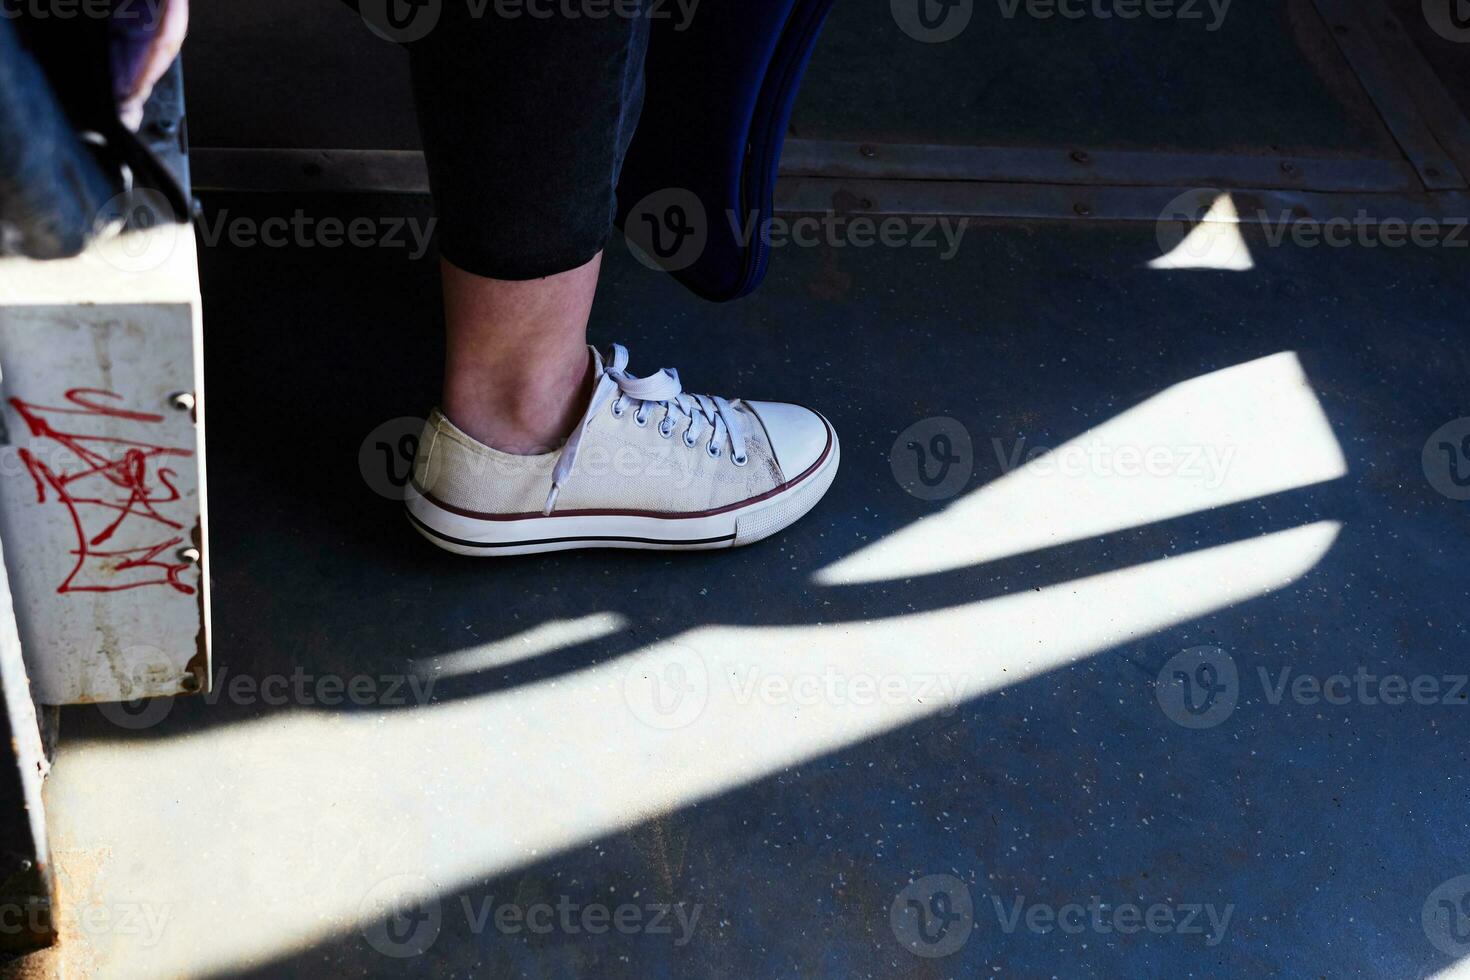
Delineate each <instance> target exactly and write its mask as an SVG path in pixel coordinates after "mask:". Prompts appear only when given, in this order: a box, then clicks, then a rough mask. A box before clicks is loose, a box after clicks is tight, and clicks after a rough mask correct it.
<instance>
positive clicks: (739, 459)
mask: <svg viewBox="0 0 1470 980" xmlns="http://www.w3.org/2000/svg"><path fill="white" fill-rule="evenodd" d="M730 462H732V463H734V464H735V465H736V466H744V465H745V464H746V463H748V462H750V457H749V456H731V457H730Z"/></svg>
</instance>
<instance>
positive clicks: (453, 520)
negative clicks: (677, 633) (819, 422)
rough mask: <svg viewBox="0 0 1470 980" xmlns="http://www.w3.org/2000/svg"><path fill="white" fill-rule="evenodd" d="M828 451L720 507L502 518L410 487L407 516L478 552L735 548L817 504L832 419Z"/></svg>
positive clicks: (439, 537) (835, 454)
mask: <svg viewBox="0 0 1470 980" xmlns="http://www.w3.org/2000/svg"><path fill="white" fill-rule="evenodd" d="M827 429H828V432H829V434H830V436H831V440H832V441H831V445H830V446H829V447H828V449H827V453H826V456H825V457H824V458H823V459H822V460H821V461H820V462H819V463H818V464H817V465H816V466H815V467H813V468H812V470H811V471H810V472H808V473H806V474H804V475H803V476H802V477H801V478H800V479H797V480H793V481H792V482H791V483H788V484H786V485H785V486H783V487H781V488H780V489H779V490H777V491H776V492H775V493H773V494H771V495H770V496H768V497H764V498H761V499H759V500H755V501H752V502H750V503H748V504H743V505H740V506H738V507H733V508H730V509H729V510H722V511H719V512H718V513H711V514H697V515H691V516H681V515H643V514H626V513H611V514H552V515H551V516H550V517H543V516H541V515H539V514H537V515H534V516H527V517H515V518H501V517H488V516H474V515H472V514H467V513H463V512H460V511H455V510H449V509H447V508H446V507H444V506H442V505H440V504H438V503H436V502H435V501H433V500H431V499H429V498H428V497H425V496H424V495H422V494H420V493H418V492H417V491H416V490H415V489H414V488H413V485H412V484H410V485H409V487H408V496H407V498H406V499H405V504H406V506H407V508H408V520H409V523H411V524H412V525H413V526H414V528H415V529H416V530H417V531H418V532H419V533H420V534H422V535H423V536H424V537H425V538H427V539H428V540H429V541H430V542H432V543H433V544H435V545H437V546H439V547H440V548H443V549H444V550H445V551H452V552H454V553H455V554H457V555H470V556H473V557H478V558H487V557H505V556H509V555H532V554H539V553H540V552H544V551H568V550H571V549H573V548H636V549H644V550H654V551H707V550H711V549H715V548H735V547H739V546H740V545H746V544H752V543H754V542H756V541H760V540H762V539H764V538H768V537H770V536H771V535H773V534H775V533H777V532H778V531H782V530H785V529H786V528H788V527H790V526H791V525H792V524H795V523H796V522H797V521H798V520H800V519H801V518H802V517H804V516H806V513H807V512H808V511H810V510H811V509H812V508H813V507H815V506H816V505H817V502H818V501H819V500H821V499H822V497H823V496H824V495H825V494H826V493H827V488H828V487H830V486H831V485H832V480H833V479H834V478H835V477H836V476H837V465H838V462H839V459H840V457H841V451H840V447H839V446H838V443H837V434H836V433H835V432H833V431H832V428H831V425H830V424H829V425H828V427H827Z"/></svg>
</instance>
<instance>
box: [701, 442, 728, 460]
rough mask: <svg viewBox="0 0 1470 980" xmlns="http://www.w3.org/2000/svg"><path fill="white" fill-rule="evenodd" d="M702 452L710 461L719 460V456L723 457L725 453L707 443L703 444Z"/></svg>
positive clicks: (712, 444)
mask: <svg viewBox="0 0 1470 980" xmlns="http://www.w3.org/2000/svg"><path fill="white" fill-rule="evenodd" d="M704 452H705V455H707V456H708V457H709V458H710V459H719V458H720V457H721V456H723V455H725V451H724V450H723V449H721V448H720V447H719V446H716V445H715V444H714V443H712V442H707V443H705V444H704Z"/></svg>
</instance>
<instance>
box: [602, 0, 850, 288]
mask: <svg viewBox="0 0 1470 980" xmlns="http://www.w3.org/2000/svg"><path fill="white" fill-rule="evenodd" d="M831 6H832V0H738V2H736V0H706V2H705V3H702V4H700V6H699V8H698V12H697V14H696V15H695V16H694V17H693V18H692V19H691V21H690V22H689V23H688V24H683V25H681V24H679V23H678V22H676V21H673V20H662V21H659V20H656V21H654V23H653V33H652V37H651V39H650V41H649V50H648V60H647V62H646V64H645V69H644V71H645V77H646V79H647V96H646V99H645V102H644V108H643V120H642V122H641V123H640V125H639V128H638V132H637V133H636V134H635V135H634V138H633V143H632V146H631V147H630V148H629V151H628V156H627V159H626V161H625V162H624V166H623V172H622V177H621V181H620V183H619V185H618V197H619V214H618V220H619V223H620V225H622V226H623V227H624V228H625V229H626V228H628V226H629V222H630V220H631V221H649V222H651V223H654V224H661V225H662V226H663V229H664V230H666V231H668V232H669V233H670V234H671V235H683V234H693V235H697V236H703V237H704V238H705V240H704V242H703V244H702V247H701V248H699V249H698V250H697V255H696V256H695V257H693V259H692V261H690V256H688V255H681V256H679V257H678V258H677V260H676V261H671V262H669V263H667V264H664V263H661V262H660V259H661V258H662V256H660V255H656V254H655V255H649V254H647V252H645V257H647V258H651V259H652V260H653V261H654V262H655V264H663V267H665V268H667V269H668V270H669V271H670V272H671V273H672V274H673V275H674V276H675V277H677V278H678V279H679V280H680V281H681V282H683V283H684V284H685V285H686V286H688V287H689V288H690V289H691V290H693V291H694V292H695V293H697V294H698V295H700V296H703V297H705V298H707V299H712V300H730V299H735V298H737V297H740V296H744V295H746V294H748V293H750V292H751V291H752V290H754V289H755V288H756V287H757V286H759V285H760V282H761V280H762V279H763V278H764V276H765V273H766V268H767V265H768V263H769V258H770V256H769V251H770V250H769V248H768V247H766V245H765V242H764V239H763V237H762V235H761V234H760V233H759V229H761V228H763V227H765V222H766V221H768V220H769V218H770V216H771V212H772V198H773V194H774V188H775V180H776V169H777V166H778V165H779V163H780V156H781V145H782V142H783V140H784V138H785V133H786V127H787V124H788V122H789V121H790V117H791V109H792V106H793V104H794V103H795V100H796V93H797V89H798V87H799V85H800V82H801V78H802V75H803V73H804V72H805V69H806V65H807V62H808V61H809V60H810V58H811V53H812V49H813V48H814V47H815V45H816V39H817V35H818V33H819V32H820V29H821V25H822V21H823V20H824V19H825V17H826V15H827V11H828V10H829V9H831ZM681 28H682V29H681ZM684 191H687V192H692V194H693V196H694V197H695V198H696V199H697V200H698V203H699V206H700V208H699V210H700V212H702V213H698V214H696V215H690V214H689V213H688V212H689V208H688V206H687V203H686V202H687V194H683V193H681V192H684ZM664 207H667V208H670V209H672V213H669V212H666V211H663V210H661V209H662V208H664ZM648 210H652V211H653V212H654V213H652V214H650V213H646V212H647V211H648ZM752 229H755V230H756V231H755V233H754V234H751V230H752ZM629 237H630V238H633V239H634V240H635V241H636V240H637V239H638V237H639V236H638V235H637V234H636V233H630V236H629ZM673 254H677V250H674V253H673Z"/></svg>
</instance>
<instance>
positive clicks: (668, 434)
mask: <svg viewBox="0 0 1470 980" xmlns="http://www.w3.org/2000/svg"><path fill="white" fill-rule="evenodd" d="M658 434H659V435H661V436H663V437H664V438H665V439H672V438H674V427H673V425H672V424H670V423H669V422H668V421H667V420H665V421H663V422H660V423H659V424H658Z"/></svg>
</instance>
